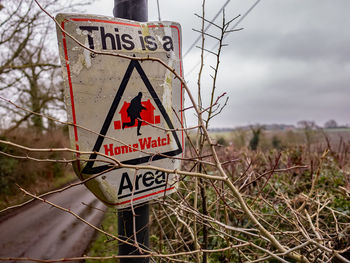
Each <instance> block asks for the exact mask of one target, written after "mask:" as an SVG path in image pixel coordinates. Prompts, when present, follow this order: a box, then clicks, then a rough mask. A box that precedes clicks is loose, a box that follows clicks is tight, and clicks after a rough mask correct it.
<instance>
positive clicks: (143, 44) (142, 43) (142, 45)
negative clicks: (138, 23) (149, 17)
mask: <svg viewBox="0 0 350 263" xmlns="http://www.w3.org/2000/svg"><path fill="white" fill-rule="evenodd" d="M138 32H139V34H141V35H140V36H139V38H140V43H141V47H142V50H146V48H145V42H144V41H143V36H142V32H141V31H138Z"/></svg>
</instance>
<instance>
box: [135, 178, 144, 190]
mask: <svg viewBox="0 0 350 263" xmlns="http://www.w3.org/2000/svg"><path fill="white" fill-rule="evenodd" d="M141 177H142V174H139V175H136V182H135V189H136V190H139V180H140V178H141Z"/></svg>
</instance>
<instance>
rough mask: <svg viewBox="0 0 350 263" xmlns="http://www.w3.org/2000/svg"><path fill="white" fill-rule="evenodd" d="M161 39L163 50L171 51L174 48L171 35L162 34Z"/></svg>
mask: <svg viewBox="0 0 350 263" xmlns="http://www.w3.org/2000/svg"><path fill="white" fill-rule="evenodd" d="M163 41H164V43H163V48H164V50H165V51H173V50H174V44H173V40H172V38H171V37H169V36H164V37H163Z"/></svg>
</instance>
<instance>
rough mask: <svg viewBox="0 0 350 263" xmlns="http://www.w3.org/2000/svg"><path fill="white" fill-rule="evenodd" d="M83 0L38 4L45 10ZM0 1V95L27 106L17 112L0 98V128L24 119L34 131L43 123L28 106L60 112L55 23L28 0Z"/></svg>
mask: <svg viewBox="0 0 350 263" xmlns="http://www.w3.org/2000/svg"><path fill="white" fill-rule="evenodd" d="M86 2H87V1H85V3H84V2H82V1H60V2H59V3H58V2H57V1H53V0H45V1H42V4H43V7H44V8H45V9H47V10H48V11H50V12H57V11H61V12H62V11H64V10H68V9H69V10H72V8H74V7H76V6H81V5H83V4H86ZM1 4H2V6H1V14H0V17H1V21H2V22H1V24H0V26H1V28H2V29H3V30H1V35H0V48H1V50H2V52H1V54H0V96H2V97H4V98H8V99H11V100H12V101H14V102H16V103H17V104H18V105H20V106H23V107H25V108H27V109H30V111H31V112H23V111H22V110H19V109H18V108H16V107H13V106H11V105H9V104H8V103H6V102H4V101H3V100H2V101H1V103H0V108H1V110H0V114H1V115H2V119H3V120H5V121H3V122H5V123H2V126H3V127H2V128H3V129H6V130H7V131H11V130H14V129H16V128H17V127H19V126H21V125H26V126H27V127H34V128H35V129H36V130H37V131H39V132H40V131H41V130H43V128H44V127H45V126H46V127H47V124H46V125H44V123H43V119H42V117H41V116H40V115H33V113H32V112H37V113H42V114H46V115H54V116H56V117H59V116H61V117H62V116H64V114H62V110H63V104H62V101H63V93H62V91H63V87H62V84H61V83H62V79H61V74H60V72H59V63H58V57H57V55H56V53H57V51H56V49H57V47H56V45H55V25H54V24H52V23H51V22H50V19H49V18H48V17H47V16H46V15H45V14H44V13H43V12H42V11H41V10H40V9H39V8H37V6H36V5H35V2H34V1H33V0H30V1H25V0H20V1H15V2H14V1H10V0H3V1H2V2H1Z"/></svg>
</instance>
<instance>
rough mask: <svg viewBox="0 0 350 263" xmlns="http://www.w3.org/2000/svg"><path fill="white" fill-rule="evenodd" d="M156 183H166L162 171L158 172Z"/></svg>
mask: <svg viewBox="0 0 350 263" xmlns="http://www.w3.org/2000/svg"><path fill="white" fill-rule="evenodd" d="M155 182H156V184H161V183H165V173H164V172H161V171H157V172H156V179H155Z"/></svg>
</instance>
